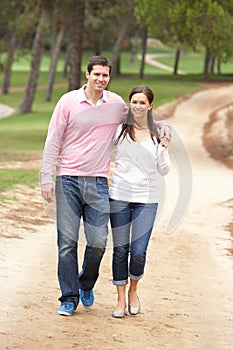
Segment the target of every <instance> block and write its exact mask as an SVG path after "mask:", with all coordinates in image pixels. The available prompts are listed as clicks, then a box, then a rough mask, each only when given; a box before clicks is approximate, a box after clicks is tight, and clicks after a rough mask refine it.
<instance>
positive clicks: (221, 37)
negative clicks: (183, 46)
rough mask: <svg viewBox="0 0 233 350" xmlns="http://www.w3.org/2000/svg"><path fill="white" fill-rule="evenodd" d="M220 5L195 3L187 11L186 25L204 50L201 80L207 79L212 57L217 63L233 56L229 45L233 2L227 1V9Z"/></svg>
mask: <svg viewBox="0 0 233 350" xmlns="http://www.w3.org/2000/svg"><path fill="white" fill-rule="evenodd" d="M222 3H223V4H224V1H211V0H202V1H201V2H199V1H195V2H194V4H193V7H192V8H190V9H189V10H188V16H187V21H188V24H189V26H190V27H192V30H193V34H194V35H195V36H196V37H197V38H198V40H199V42H200V43H201V44H202V45H203V46H204V47H205V50H206V54H205V61H204V69H203V79H207V78H208V75H209V73H210V71H211V59H212V58H213V57H215V59H217V60H218V62H219V61H227V60H228V59H229V58H230V57H232V55H233V47H232V45H229V43H230V42H232V34H233V11H232V7H231V6H233V4H232V3H233V2H232V0H231V1H229V3H228V5H231V6H229V7H227V6H225V4H224V7H223V6H222V5H221V4H222Z"/></svg>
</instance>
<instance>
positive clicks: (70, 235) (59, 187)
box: [56, 176, 82, 307]
mask: <svg viewBox="0 0 233 350" xmlns="http://www.w3.org/2000/svg"><path fill="white" fill-rule="evenodd" d="M77 181H78V180H77V178H76V179H75V178H73V177H68V176H67V177H66V176H64V177H58V178H57V181H56V203H57V232H58V280H59V284H60V288H61V292H62V295H61V297H60V298H59V300H60V301H61V303H64V302H70V301H72V302H73V303H74V304H75V307H77V305H78V302H79V277H78V275H79V274H78V256H77V242H78V232H79V226H80V216H81V211H82V203H81V196H80V194H79V190H78V186H77Z"/></svg>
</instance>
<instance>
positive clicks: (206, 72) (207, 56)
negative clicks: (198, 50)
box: [203, 47, 210, 80]
mask: <svg viewBox="0 0 233 350" xmlns="http://www.w3.org/2000/svg"><path fill="white" fill-rule="evenodd" d="M209 62H210V50H209V48H208V47H207V48H206V53H205V62H204V72H203V79H204V80H206V79H208V75H209Z"/></svg>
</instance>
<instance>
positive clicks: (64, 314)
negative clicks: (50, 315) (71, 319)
mask: <svg viewBox="0 0 233 350" xmlns="http://www.w3.org/2000/svg"><path fill="white" fill-rule="evenodd" d="M57 313H58V314H59V315H61V316H72V315H73V312H72V313H71V314H70V313H69V312H66V311H58V312H57Z"/></svg>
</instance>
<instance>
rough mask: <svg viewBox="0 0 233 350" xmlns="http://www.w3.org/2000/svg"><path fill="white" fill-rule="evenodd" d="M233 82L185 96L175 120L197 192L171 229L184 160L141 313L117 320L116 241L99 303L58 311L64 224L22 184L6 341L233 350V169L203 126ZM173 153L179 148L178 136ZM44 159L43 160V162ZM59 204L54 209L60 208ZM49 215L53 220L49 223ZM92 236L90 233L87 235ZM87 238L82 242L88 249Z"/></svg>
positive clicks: (8, 264)
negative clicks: (209, 146) (209, 147)
mask: <svg viewBox="0 0 233 350" xmlns="http://www.w3.org/2000/svg"><path fill="white" fill-rule="evenodd" d="M232 96H233V85H231V86H227V87H223V88H213V89H208V90H206V91H201V92H198V93H195V94H194V95H192V96H191V97H190V98H187V99H184V100H183V101H181V100H180V102H179V104H178V105H177V107H176V109H175V112H174V116H173V117H172V118H171V119H170V122H171V124H172V126H173V127H174V128H175V130H176V131H177V133H178V134H179V135H180V137H181V138H182V140H183V143H184V144H185V147H186V148H187V150H188V152H189V155H190V158H191V163H192V171H193V191H192V201H191V205H190V208H189V211H188V212H187V215H186V217H185V218H184V220H183V222H182V223H181V225H180V226H179V227H178V228H177V229H176V231H175V232H173V233H172V234H170V235H168V234H166V227H167V224H168V219H169V217H170V215H171V212H172V210H173V206H174V203H175V200H176V197H177V192H178V190H176V189H177V186H178V175H177V171H176V165H175V164H174V166H173V168H172V171H171V173H170V174H169V175H168V176H167V180H166V185H167V200H166V204H165V206H164V209H163V212H162V215H161V217H160V219H159V221H158V222H157V225H156V227H155V230H154V234H153V237H152V239H151V242H150V246H149V252H148V258H147V267H146V273H145V277H144V279H143V280H142V282H141V284H140V289H139V295H140V299H141V304H142V312H141V313H140V314H139V315H138V316H137V317H132V316H127V317H126V318H125V319H123V320H117V319H113V318H112V317H111V312H112V310H113V308H114V306H115V301H116V293H115V288H114V286H113V285H112V283H111V248H110V243H109V246H108V249H107V252H106V254H105V256H104V259H103V263H102V267H101V273H100V278H99V280H98V282H97V284H96V287H95V296H96V302H95V304H94V307H93V308H92V309H91V310H86V309H84V308H83V307H82V305H80V306H79V308H78V310H77V312H76V313H75V315H74V316H73V317H70V318H65V317H61V316H59V315H57V313H56V309H57V307H58V301H57V298H58V296H59V288H58V283H57V279H56V263H57V256H56V255H57V251H56V233H55V226H54V223H53V222H49V220H48V217H47V215H46V210H47V211H48V210H49V208H47V209H46V208H45V207H44V206H43V203H42V201H41V198H40V193H39V190H38V189H37V190H29V189H27V188H24V187H19V188H17V189H16V191H15V192H14V193H13V194H8V195H9V196H10V195H14V196H16V197H17V198H18V199H19V201H18V202H15V201H13V200H12V201H11V200H10V199H9V198H8V201H7V202H5V203H3V205H2V207H1V208H0V219H1V224H2V225H1V228H2V230H1V231H2V233H4V236H3V237H0V238H1V240H0V243H1V246H0V259H1V265H0V276H1V289H0V297H1V313H0V315H1V316H0V335H1V338H0V339H1V340H0V341H1V348H2V349H4V350H6V349H8V350H12V349H22V350H29V349H30V350H31V349H40V350H46V349H50V350H63V349H64V350H69V349H80V350H81V349H85V350H89V349H90V350H91V349H92V350H93V349H94V350H97V349H103V350H113V349H114V350H115V349H116V350H118V349H126V350H139V349H142V348H143V349H144V350H154V349H156V350H230V349H232V343H233V331H232V318H233V302H232V290H233V277H232V258H231V257H230V256H229V255H228V249H230V248H232V238H231V236H230V234H229V232H227V231H226V230H224V226H225V225H227V223H228V222H230V219H231V215H232V210H231V208H230V207H229V206H228V205H227V202H228V201H229V200H230V199H232V198H233V186H232V178H233V172H232V170H230V169H229V168H227V167H226V166H225V165H223V164H222V163H220V162H218V161H216V160H213V159H212V158H211V157H210V155H209V153H208V152H207V151H206V149H205V148H204V147H203V144H202V132H203V127H204V125H205V123H206V122H207V121H208V118H209V115H210V113H211V112H213V111H214V110H215V109H219V108H222V107H223V106H224V105H226V104H228V103H230V102H232ZM171 152H172V153H173V154H174V155H175V152H179V149H177V148H176V144H175V143H173V145H172V147H171ZM37 165H38V164H37ZM52 209H53V208H51V211H52ZM42 222H44V224H45V225H41V223H42ZM81 241H82V242H83V238H81ZM82 251H83V245H82V246H81V248H80V255H82Z"/></svg>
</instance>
